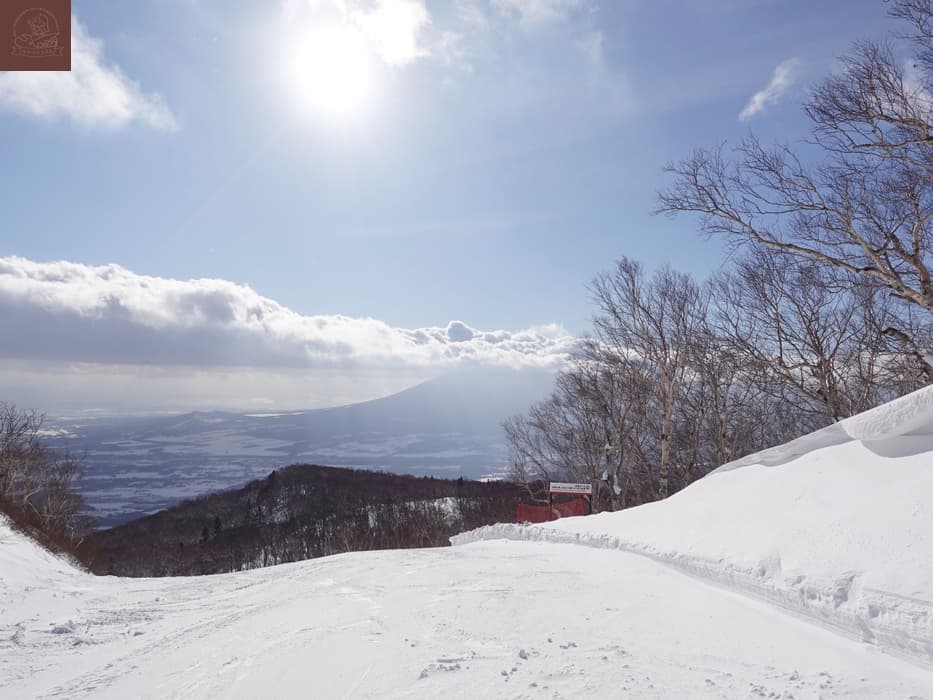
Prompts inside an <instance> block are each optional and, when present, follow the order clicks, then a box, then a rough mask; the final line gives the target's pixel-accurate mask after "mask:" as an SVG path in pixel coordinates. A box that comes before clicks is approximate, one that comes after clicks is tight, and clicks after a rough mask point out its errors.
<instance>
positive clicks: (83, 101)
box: [0, 17, 178, 131]
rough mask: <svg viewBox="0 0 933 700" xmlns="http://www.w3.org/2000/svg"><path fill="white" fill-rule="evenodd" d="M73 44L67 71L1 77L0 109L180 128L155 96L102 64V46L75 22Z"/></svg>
mask: <svg viewBox="0 0 933 700" xmlns="http://www.w3.org/2000/svg"><path fill="white" fill-rule="evenodd" d="M71 42H72V53H71V66H72V69H71V71H70V72H67V71H58V72H53V71H20V72H16V71H11V72H5V73H4V72H0V109H2V110H6V111H11V112H15V113H18V114H23V115H26V116H31V117H39V118H40V119H46V120H56V119H61V118H66V119H71V120H73V121H74V122H76V123H78V124H80V125H81V126H85V127H105V128H121V127H124V126H126V125H128V124H130V123H132V122H139V123H141V124H145V125H147V126H150V127H152V128H155V129H160V130H163V131H174V130H176V129H177V128H178V122H177V121H176V119H175V117H174V115H173V114H172V112H171V110H169V108H168V107H167V106H166V104H165V102H164V101H163V99H162V98H161V97H160V96H159V95H157V94H154V93H151V94H147V93H145V92H143V90H142V89H141V88H140V87H139V85H138V84H137V83H135V82H134V81H132V80H130V79H129V78H128V77H126V76H125V75H124V74H123V72H122V71H121V70H120V68H119V67H117V66H116V65H106V64H105V63H104V61H103V43H102V42H101V41H100V40H99V39H95V38H94V37H92V36H91V35H90V34H88V32H87V30H86V29H85V28H84V26H83V25H82V24H81V23H80V22H79V21H78V19H77V18H76V17H72V20H71Z"/></svg>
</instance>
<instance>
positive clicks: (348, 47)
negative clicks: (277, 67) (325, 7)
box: [290, 25, 372, 116]
mask: <svg viewBox="0 0 933 700" xmlns="http://www.w3.org/2000/svg"><path fill="white" fill-rule="evenodd" d="M290 69H291V72H292V76H291V78H292V84H293V86H294V88H295V90H296V92H297V94H298V96H299V99H300V100H301V101H302V102H303V103H304V104H305V105H307V106H308V107H310V108H311V109H313V110H314V111H315V112H319V113H325V114H328V115H331V116H345V115H347V114H349V113H351V112H354V111H356V110H357V109H358V108H359V107H360V105H361V104H362V103H363V101H364V100H365V99H366V96H367V94H368V93H369V90H370V83H371V79H372V76H371V66H370V56H369V51H368V50H367V46H366V41H365V39H364V38H363V35H362V34H361V33H360V32H359V31H358V30H356V29H354V28H352V27H347V26H339V25H332V26H318V27H314V28H313V29H311V30H310V31H309V32H308V33H307V34H306V35H305V36H304V38H303V39H302V40H301V42H300V43H299V44H298V46H297V47H296V49H295V52H294V54H293V56H292V59H291V66H290Z"/></svg>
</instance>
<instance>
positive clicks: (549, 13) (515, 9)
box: [492, 0, 585, 25]
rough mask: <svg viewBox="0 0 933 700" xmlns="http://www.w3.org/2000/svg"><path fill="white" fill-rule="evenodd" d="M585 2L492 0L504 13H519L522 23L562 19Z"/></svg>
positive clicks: (567, 0) (576, 0) (569, 0)
mask: <svg viewBox="0 0 933 700" xmlns="http://www.w3.org/2000/svg"><path fill="white" fill-rule="evenodd" d="M584 4H585V1H584V0H492V5H493V6H494V7H495V8H496V9H498V10H499V11H500V12H502V13H503V14H507V15H518V17H519V18H520V21H521V23H522V24H525V25H533V24H542V23H545V22H553V21H557V20H562V19H564V18H566V17H567V16H568V15H569V14H571V13H572V12H573V11H574V10H577V9H579V8H580V7H582V6H583V5H584Z"/></svg>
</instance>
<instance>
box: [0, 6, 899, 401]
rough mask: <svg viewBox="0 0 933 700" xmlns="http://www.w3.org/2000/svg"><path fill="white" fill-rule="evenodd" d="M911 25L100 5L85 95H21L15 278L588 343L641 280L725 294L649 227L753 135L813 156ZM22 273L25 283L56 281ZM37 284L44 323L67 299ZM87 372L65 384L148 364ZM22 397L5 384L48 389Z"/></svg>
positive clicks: (855, 10)
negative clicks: (679, 175) (590, 328)
mask: <svg viewBox="0 0 933 700" xmlns="http://www.w3.org/2000/svg"><path fill="white" fill-rule="evenodd" d="M885 10H886V7H885V5H884V3H882V2H880V1H878V0H871V1H868V0H866V1H858V2H856V1H852V0H846V1H841V0H840V1H830V0H826V1H823V2H819V3H813V2H798V1H777V0H774V1H771V0H750V1H742V0H705V1H704V0H680V1H677V2H675V1H674V0H663V1H658V2H607V1H605V0H603V1H602V2H600V1H599V0H456V1H455V0H451V1H449V2H430V1H428V0H425V1H422V0H377V1H376V2H369V1H362V0H360V1H356V0H287V1H285V2H263V3H257V2H236V1H231V0H224V1H223V2H221V1H220V0H216V1H214V2H209V1H207V0H185V1H184V2H180V1H179V0H156V1H153V2H147V3H125V2H111V1H106V2H105V1H104V0H97V1H94V0H74V12H75V16H76V18H77V21H78V25H77V26H78V31H80V32H83V35H82V36H83V38H81V39H80V41H79V42H78V43H80V44H81V45H83V46H84V47H85V50H84V54H86V55H85V60H84V61H83V62H76V64H75V71H74V73H75V75H74V76H71V77H70V78H69V79H72V78H73V79H74V80H78V81H79V83H78V84H77V87H76V86H75V85H66V84H64V83H49V82H45V83H43V82H41V76H39V77H38V78H37V77H36V76H35V75H28V76H27V75H25V74H18V75H16V76H13V74H0V154H2V156H0V157H2V161H3V163H4V164H5V167H3V168H0V192H2V193H3V195H2V197H3V200H2V201H3V203H4V205H5V206H4V207H3V210H4V221H3V225H2V226H3V228H2V230H3V235H2V237H0V257H10V256H16V260H20V259H25V261H23V260H20V263H22V264H24V265H25V264H26V262H28V263H30V264H32V263H36V264H40V267H38V268H30V269H32V270H33V272H35V270H39V272H37V273H35V274H38V275H39V276H42V275H46V277H48V275H49V274H50V273H49V268H42V267H41V265H42V264H48V263H52V262H55V261H67V262H68V263H72V264H77V265H78V266H79V267H77V268H69V269H70V270H71V271H72V272H74V273H75V279H78V278H80V279H83V280H85V281H86V280H87V279H88V276H87V274H85V273H86V272H87V269H94V270H98V272H96V273H93V274H91V277H94V278H95V280H96V281H95V284H97V285H98V286H96V287H95V288H94V289H95V290H96V291H95V292H93V294H96V295H97V297H96V298H97V301H98V302H100V300H101V299H111V298H116V297H114V296H113V295H112V294H110V293H109V292H106V289H105V288H104V287H101V286H100V281H101V279H103V278H106V277H107V275H106V274H101V273H100V272H99V269H98V266H103V265H116V266H119V269H120V270H122V273H121V274H124V273H125V274H126V275H129V276H133V275H135V276H141V277H144V278H147V279H148V278H153V279H156V280H163V281H164V280H182V281H183V280H189V279H203V278H211V279H215V280H223V281H227V282H229V283H231V284H232V285H234V286H242V285H249V288H250V289H251V290H252V291H254V292H255V293H256V295H258V296H259V297H262V298H264V299H268V300H274V302H276V303H277V304H279V305H281V306H282V307H283V308H285V309H287V310H289V311H290V312H293V313H294V314H295V315H296V317H307V318H329V317H333V316H335V315H341V316H345V317H349V318H351V319H364V318H369V319H374V320H377V321H379V322H380V323H383V324H385V325H386V326H387V327H389V328H391V329H407V330H408V331H414V330H416V329H445V330H449V329H450V322H451V321H462V322H463V323H464V324H465V326H466V327H467V328H469V329H472V331H473V335H474V336H477V337H478V331H477V329H482V330H483V331H495V330H497V329H506V330H507V331H510V332H517V331H520V330H522V329H526V330H527V329H532V330H533V329H537V328H541V327H543V328H545V329H546V330H545V331H544V332H543V337H545V339H546V340H545V342H543V347H544V350H543V352H544V354H546V355H547V354H548V353H551V354H555V353H557V352H558V350H559V349H560V348H561V347H563V346H562V345H561V343H562V341H559V340H557V338H558V336H561V337H562V336H563V335H568V336H569V335H575V334H579V333H581V332H584V331H585V330H586V327H587V318H588V316H589V315H590V313H591V309H590V307H589V303H588V298H587V292H586V289H585V286H586V284H587V283H588V282H589V281H590V280H591V279H592V278H593V276H594V275H595V274H597V273H598V272H600V271H601V270H604V269H606V268H607V267H608V266H609V265H610V264H611V262H612V261H613V260H614V259H616V258H617V257H619V256H621V255H628V256H630V257H634V258H637V259H640V260H641V261H643V262H644V263H646V264H647V265H648V266H649V267H651V266H655V265H659V264H662V263H664V262H670V263H671V264H672V265H674V266H675V267H677V268H680V269H685V270H689V271H692V272H695V273H696V274H698V275H700V276H702V275H704V274H706V273H707V272H709V271H710V270H712V269H714V268H715V267H717V266H718V265H719V264H720V263H721V260H722V251H721V249H720V247H719V245H718V244H717V243H716V242H708V241H704V240H703V239H702V238H700V237H699V236H697V235H696V234H695V233H694V229H693V224H692V222H690V221H689V220H688V219H678V220H668V219H665V218H662V217H655V216H652V215H651V214H650V211H651V209H652V207H653V206H654V193H655V191H656V190H657V189H658V188H659V187H660V186H662V185H663V183H664V179H663V176H662V174H661V167H662V165H663V164H664V163H665V162H667V161H669V160H672V159H676V158H678V157H682V156H686V155H687V154H688V153H689V151H690V150H691V149H692V148H694V147H696V146H703V145H714V144H717V143H719V142H721V141H724V140H735V139H737V138H740V137H741V136H742V135H744V134H745V133H747V132H748V131H749V130H753V131H754V132H755V133H756V134H757V135H759V136H760V137H762V138H763V139H764V140H766V141H770V140H781V141H794V140H797V139H799V138H801V137H802V136H803V135H804V133H805V128H806V124H805V121H804V120H803V117H802V115H801V113H800V109H799V103H800V101H801V99H802V98H803V97H804V95H805V91H806V89H807V86H808V85H809V84H811V83H812V82H813V81H815V80H817V79H819V78H820V77H821V76H823V75H825V74H826V73H827V72H828V71H830V70H831V69H832V67H833V64H834V60H835V58H836V57H837V56H839V55H840V54H842V53H843V52H844V51H845V50H846V48H847V47H848V46H849V45H850V44H851V42H852V41H853V40H854V39H856V38H859V37H862V36H876V37H877V36H880V35H883V34H885V33H887V32H888V31H889V30H890V29H891V28H892V27H893V23H892V22H891V21H890V20H889V19H888V18H887V17H886V15H885ZM322 27H323V28H325V29H327V31H331V29H332V30H333V31H332V32H331V33H330V34H327V35H324V34H321V33H320V32H321V31H323V30H322ZM334 37H336V43H334ZM328 41H331V44H328ZM355 42H356V43H355ZM312 44H313V46H312ZM348 45H352V49H347V46H348ZM309 46H310V48H308V47H309ZM321 46H324V47H325V48H324V49H321V48H320V47H321ZM328 46H330V48H327V47H328ZM303 51H304V53H303ZM322 51H323V53H322ZM328 52H329V53H328ZM302 62H304V63H302ZM309 62H311V63H313V64H314V66H313V67H308V68H307V69H305V66H308V65H309ZM322 64H323V65H324V66H325V68H323V69H322V68H320V67H319V66H320V65H322ZM296 66H297V67H298V68H297V69H296ZM360 66H362V68H361V67H360ZM79 69H80V70H79ZM79 73H80V75H79ZM11 76H12V77H11ZM82 76H83V77H82ZM88 76H90V77H88ZM361 76H362V77H361ZM14 78H15V81H14ZM82 80H83V81H84V82H80V81H82ZM29 81H33V82H29ZM348 85H349V87H348ZM769 86H770V88H771V89H770V90H768V88H769ZM347 90H350V94H349V97H348V95H347V93H346V91H347ZM315 91H316V92H315ZM321 93H323V94H321ZM756 93H760V94H759V97H758V99H757V100H754V99H753V96H755V95H756ZM344 102H346V104H344ZM743 110H745V111H744V113H743ZM740 114H743V116H744V118H740ZM80 266H92V268H87V269H85V268H82V267H80ZM13 267H14V268H17V270H18V272H16V274H15V275H13V274H12V273H8V277H9V278H10V279H13V278H14V277H15V278H16V279H20V280H22V279H25V278H26V277H29V275H30V274H33V273H24V272H23V270H22V269H20V268H21V267H22V266H21V265H20V264H19V263H17V264H14V265H13ZM75 271H77V272H75ZM55 274H59V273H58V272H56V273H55ZM11 284H13V283H11ZM17 284H18V283H17ZM158 284H161V282H158ZM151 287H152V285H149V284H142V285H136V286H135V287H134V289H136V290H137V291H136V292H134V294H137V293H138V290H139V289H140V288H146V289H149V288H151ZM231 288H232V287H231ZM10 289H11V287H10V285H8V286H7V291H8V292H9V294H14V292H16V289H13V291H12V292H11V291H10ZM17 289H18V288H17ZM30 289H31V291H30V292H29V294H31V295H32V296H29V297H28V298H27V296H25V295H26V292H25V291H23V290H22V289H20V290H19V292H18V293H19V296H18V297H17V298H18V299H19V300H20V302H22V303H24V304H25V303H30V304H34V303H37V302H36V299H37V298H45V296H44V295H46V292H44V291H42V289H41V288H30ZM101 289H104V291H101ZM225 289H226V287H225ZM69 294H71V293H69ZM46 296H47V295H46ZM52 296H54V294H53V295H52ZM66 296H67V295H66ZM71 296H74V294H71ZM78 296H80V293H78ZM169 296H171V295H169ZM11 298H12V297H11ZM63 298H64V297H63ZM166 298H168V297H166ZM24 299H26V301H22V300H24ZM121 299H122V298H121ZM162 302H165V303H169V304H170V303H172V302H171V300H169V301H167V302H166V301H165V299H162V301H161V302H159V303H162ZM11 303H12V302H11ZM17 303H19V302H17ZM121 303H122V306H121V308H124V307H125V308H130V305H129V303H128V302H126V301H125V300H123V301H122V302H121ZM92 306H93V305H92ZM89 308H91V307H88V308H86V309H84V310H83V311H81V312H80V313H79V315H81V314H83V317H84V318H89V317H93V318H96V319H97V321H100V318H101V312H100V311H99V310H98V311H93V312H92V311H89V310H88V309H89ZM94 308H97V307H94ZM225 308H226V307H225ZM244 308H245V307H244ZM175 311H176V312H178V310H177V309H176V310H175ZM45 312H48V313H50V314H52V317H54V314H56V313H65V312H68V313H71V312H75V311H74V309H70V310H69V309H64V310H63V309H61V308H57V309H50V307H49V306H48V305H46V306H45V307H43V313H45ZM75 313H78V312H75ZM134 313H135V312H134ZM95 314H96V316H95ZM133 322H134V323H135V322H139V319H138V318H136V320H135V321H133ZM153 327H155V326H153ZM557 329H560V330H557ZM98 330H99V329H98ZM74 332H75V333H90V332H92V329H91V328H90V327H88V328H85V329H83V330H81V329H80V328H79V327H78V326H76V328H75V330H74ZM564 332H565V333H564ZM452 339H453V335H450V334H449V337H446V339H445V342H446V341H452ZM60 340H61V341H62V342H64V343H65V344H66V345H68V344H70V341H69V340H68V338H67V337H66V338H63V339H60ZM335 342H337V341H335ZM406 342H407V341H406ZM490 342H492V340H490ZM533 345H534V344H533V343H531V344H528V345H523V346H522V347H532V346H533ZM535 347H537V346H535ZM0 350H2V351H3V352H4V353H5V354H6V355H7V356H8V357H9V358H10V359H12V360H16V361H25V360H30V359H31V358H32V355H34V353H33V352H30V351H28V349H26V350H24V349H22V348H20V349H18V350H13V349H10V348H9V347H7V348H0ZM439 352H440V351H439ZM478 352H479V351H478ZM522 352H524V351H522ZM530 352H537V350H536V349H535V350H531V351H530ZM88 353H90V354H87V355H82V356H80V357H78V356H75V357H69V356H67V355H62V356H57V357H55V358H50V361H51V360H53V359H54V360H55V361H56V362H67V361H74V362H79V361H80V362H85V363H92V364H93V363H94V362H97V361H99V362H117V363H122V365H133V364H136V363H137V362H136V359H135V358H134V357H133V356H127V357H123V358H120V357H116V358H95V357H93V353H92V352H91V351H90V350H88ZM444 353H446V354H447V355H449V354H450V353H449V349H443V352H441V354H442V355H443V354H444ZM390 354H391V353H390ZM354 357H356V356H354ZM432 357H433V356H432ZM344 359H345V358H344ZM396 359H398V358H396ZM341 361H343V360H341ZM159 362H161V360H159V359H158V358H157V359H155V360H153V361H152V362H151V363H148V364H147V367H148V368H149V369H147V371H150V370H151V367H152V366H159ZM179 362H181V363H182V364H186V365H190V366H200V365H201V364H202V363H206V364H207V365H210V366H212V367H213V366H216V363H215V362H214V360H211V359H210V358H208V359H204V358H201V357H199V356H196V354H195V355H193V356H192V357H191V358H188V359H183V360H182V361H179ZM419 362H422V364H421V365H418V366H419V367H422V368H424V367H425V366H427V365H430V364H431V363H433V362H435V359H431V360H419ZM250 363H253V364H250ZM425 363H426V364H425ZM143 364H146V363H143ZM234 364H236V363H234ZM293 364H295V363H293ZM297 364H300V363H297ZM363 364H366V363H365V362H363ZM402 364H405V365H406V366H412V363H408V362H407V361H403V362H402ZM414 364H416V365H417V364H418V363H417V362H416V363H414ZM237 366H249V367H253V366H257V367H264V368H268V367H269V366H278V364H277V363H276V362H265V361H262V360H249V361H248V362H244V363H240V364H239V365H237ZM367 366H368V365H367ZM56 371H58V370H56ZM16 372H19V376H20V377H22V376H25V375H24V374H23V372H22V371H20V370H16ZM351 374H352V372H351ZM6 377H7V380H6V381H7V383H6V384H4V383H3V381H4V380H3V378H2V376H0V388H2V387H4V386H7V387H14V389H15V387H17V386H22V384H23V382H19V383H17V382H15V381H13V379H11V378H10V377H11V372H7V374H6ZM14 389H11V392H12V393H13V394H15V393H16V390H14ZM354 396H355V394H354ZM266 398H268V397H266ZM237 400H239V399H237ZM309 400H310V399H309ZM328 400H338V399H336V398H334V397H331V399H328ZM270 401H271V403H272V404H274V405H279V403H281V401H280V400H279V399H275V398H272V399H270ZM295 401H297V399H295V398H294V397H292V398H290V399H288V401H286V403H288V402H291V403H295ZM325 401H326V400H325ZM160 405H161V404H160Z"/></svg>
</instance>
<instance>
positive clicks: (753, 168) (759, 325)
mask: <svg viewBox="0 0 933 700" xmlns="http://www.w3.org/2000/svg"><path fill="white" fill-rule="evenodd" d="M890 14H891V15H892V16H893V17H894V18H896V19H898V20H900V21H901V26H902V29H901V31H899V32H898V33H896V34H894V35H892V36H891V37H889V38H888V39H887V40H884V41H860V42H858V43H857V44H855V46H853V48H852V49H851V50H850V52H849V53H848V54H847V55H846V56H844V57H843V58H842V61H841V70H839V71H838V72H836V73H835V74H833V75H832V76H831V77H829V78H827V79H826V80H824V81H823V82H822V83H819V84H818V85H816V86H814V88H813V89H812V91H811V92H810V96H809V98H808V99H807V101H806V103H805V104H804V113H805V114H806V116H807V118H808V120H809V123H810V127H811V128H810V132H809V138H808V139H807V140H806V141H805V142H804V143H802V144H798V145H795V146H793V147H792V146H788V145H773V146H767V145H764V144H762V143H761V142H760V141H759V140H758V139H756V138H755V137H754V136H749V137H747V138H745V139H743V140H742V141H741V142H739V143H738V144H736V145H735V146H733V147H731V148H730V147H728V146H726V145H723V146H720V147H717V148H711V149H710V148H705V149H703V148H701V149H698V150H696V151H695V152H694V153H693V154H691V155H690V156H689V157H687V158H685V159H683V160H681V161H679V162H676V163H672V164H669V165H668V166H667V167H666V168H665V170H666V172H667V173H668V174H669V175H670V176H671V184H670V185H669V186H668V187H667V188H666V189H665V190H663V191H662V192H660V193H659V195H658V207H657V212H658V213H663V214H668V215H682V214H687V215H692V216H694V217H695V218H696V220H697V221H698V223H699V227H700V231H701V232H702V233H703V234H705V235H707V236H719V237H724V238H725V240H726V241H728V242H729V243H730V244H731V251H732V263H731V264H730V265H729V266H727V267H725V268H723V269H722V270H720V271H719V272H717V273H716V274H714V275H712V276H711V277H710V278H709V279H705V280H698V279H696V278H695V277H693V276H691V275H689V274H686V273H683V272H678V271H676V270H673V269H671V268H670V267H664V268H662V269H660V270H657V271H656V272H654V273H652V274H649V273H648V272H647V271H646V270H645V269H644V268H643V266H642V265H641V264H639V263H638V262H637V261H635V260H631V259H629V258H625V257H623V258H622V259H621V260H619V261H618V262H616V263H615V265H614V266H613V267H612V269H611V270H609V271H607V272H604V273H602V274H600V275H599V276H598V277H597V278H596V279H595V280H594V282H593V283H592V285H591V286H590V293H591V297H592V301H593V305H594V308H595V312H594V317H593V323H592V330H591V333H590V334H589V336H588V337H587V338H585V339H584V340H583V342H582V343H581V345H580V348H579V350H578V352H577V353H576V355H575V356H574V357H573V359H572V360H571V363H570V366H569V367H568V368H567V369H566V370H565V371H563V372H562V373H561V374H560V375H559V376H558V379H557V381H556V385H555V388H554V391H553V393H552V394H551V396H550V397H548V398H547V399H546V400H544V401H542V402H540V403H538V404H536V405H534V406H533V407H532V408H531V409H530V410H529V411H528V412H527V413H526V414H524V415H519V416H514V417H512V418H510V419H509V420H508V421H506V423H505V426H504V428H505V434H506V438H507V441H508V443H509V447H510V455H511V460H510V462H511V466H510V470H511V474H512V477H513V478H514V479H516V480H517V481H519V482H521V483H524V484H526V485H529V491H531V492H532V493H533V495H535V496H537V497H539V498H541V497H542V494H541V493H540V489H535V488H533V487H531V486H530V485H531V484H533V483H535V482H538V481H539V480H548V479H552V478H554V479H572V480H576V481H585V482H591V481H592V482H596V483H597V485H598V489H597V494H596V497H595V504H596V507H597V508H603V509H618V508H624V507H628V506H632V505H637V504H640V503H645V502H649V501H652V500H656V499H659V498H664V497H666V496H668V495H669V494H671V493H673V492H674V491H676V490H678V489H680V488H683V487H684V486H686V485H687V484H689V483H690V482H692V481H694V480H695V479H697V478H699V477H701V476H703V475H704V474H706V473H708V472H709V471H710V470H711V469H713V468H715V467H716V466H718V465H721V464H724V463H726V462H728V461H730V460H732V459H735V458H738V457H740V456H742V455H745V454H749V453H752V452H755V451H757V450H759V449H763V448H766V447H769V446H771V445H775V444H779V443H782V442H785V441H787V440H790V439H792V438H794V437H797V436H799V435H801V434H803V433H806V432H809V431H811V430H814V429H817V428H819V427H822V426H825V425H827V424H829V423H831V422H834V421H838V420H841V419H843V418H846V417H847V416H851V415H853V414H855V413H858V412H860V411H863V410H865V409H868V408H871V407H873V406H876V405H878V404H880V403H883V402H885V401H888V400H890V399H892V398H895V397H897V396H900V395H903V394H905V393H907V392H910V391H913V390H915V389H917V388H920V387H922V386H924V385H926V384H928V383H930V381H931V380H933V351H931V348H933V325H931V313H933V278H931V275H930V262H931V242H933V238H931V229H930V220H931V216H933V3H931V0H899V1H898V2H894V3H892V4H891V8H890ZM898 41H899V42H900V43H898ZM904 45H907V46H909V47H910V48H911V49H912V52H911V57H910V59H909V60H903V59H902V57H900V55H899V54H898V51H899V50H900V49H901V48H902V47H903V46H904Z"/></svg>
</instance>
